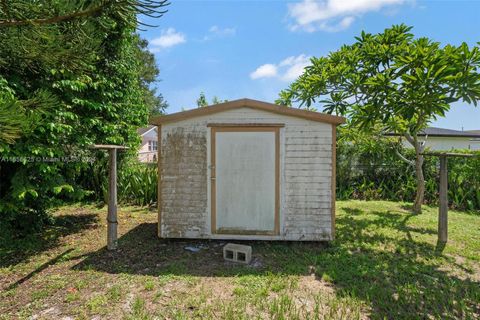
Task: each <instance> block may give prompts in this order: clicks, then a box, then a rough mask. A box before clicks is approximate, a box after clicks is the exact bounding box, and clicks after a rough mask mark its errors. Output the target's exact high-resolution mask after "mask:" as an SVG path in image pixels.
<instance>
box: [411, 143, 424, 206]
mask: <svg viewBox="0 0 480 320" xmlns="http://www.w3.org/2000/svg"><path fill="white" fill-rule="evenodd" d="M415 153H416V156H415V175H416V177H417V194H416V196H415V202H414V204H413V213H417V214H419V213H422V204H423V200H424V198H425V178H424V176H423V156H422V155H421V154H420V153H418V152H417V151H416V150H415Z"/></svg>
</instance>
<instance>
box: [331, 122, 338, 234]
mask: <svg viewBox="0 0 480 320" xmlns="http://www.w3.org/2000/svg"><path fill="white" fill-rule="evenodd" d="M331 184H332V191H331V192H332V204H331V206H332V208H331V211H332V212H331V220H332V221H331V229H332V230H331V233H332V240H334V239H335V218H336V212H335V203H336V200H337V126H336V125H332V182H331Z"/></svg>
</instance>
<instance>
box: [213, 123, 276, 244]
mask: <svg viewBox="0 0 480 320" xmlns="http://www.w3.org/2000/svg"><path fill="white" fill-rule="evenodd" d="M208 126H209V127H211V134H210V162H211V166H210V169H211V171H210V186H211V190H210V195H211V207H210V208H211V209H210V212H211V227H210V228H211V233H212V234H223V235H228V234H231V235H265V236H272V235H279V234H280V128H281V127H284V126H285V125H284V124H280V123H272V124H260V123H254V124H235V123H229V124H221V123H219V124H208ZM217 132H273V133H275V212H274V230H273V231H249V230H245V232H243V231H235V232H226V231H223V232H218V231H217V216H216V201H217V199H216V167H215V165H216V148H215V138H216V134H217Z"/></svg>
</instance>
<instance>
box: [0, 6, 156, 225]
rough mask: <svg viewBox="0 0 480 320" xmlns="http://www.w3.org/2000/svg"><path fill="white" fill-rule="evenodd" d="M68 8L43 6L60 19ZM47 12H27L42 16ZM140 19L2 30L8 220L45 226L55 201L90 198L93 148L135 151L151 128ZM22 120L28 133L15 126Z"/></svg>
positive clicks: (1, 187)
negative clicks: (86, 186) (83, 182)
mask: <svg viewBox="0 0 480 320" xmlns="http://www.w3.org/2000/svg"><path fill="white" fill-rule="evenodd" d="M34 3H35V2H32V3H30V2H28V1H26V2H25V3H24V4H25V7H24V8H35V6H34V5H33V4H34ZM65 3H66V2H62V1H60V2H49V3H48V4H46V5H45V6H46V7H48V8H50V10H51V12H52V13H58V12H60V13H61V12H63V11H62V10H63V9H62V8H63V7H62V6H63V5H65ZM69 3H71V2H69ZM78 3H80V2H78ZM78 3H77V4H78ZM82 3H83V2H82ZM89 3H90V2H89ZM92 3H93V2H92ZM30 4H32V5H31V6H29V5H30ZM19 8H20V7H19ZM32 10H33V9H32ZM42 10H44V7H41V8H38V10H37V11H35V10H33V11H28V13H25V16H29V15H35V16H37V15H38V16H43V11H42ZM39 11H42V13H41V14H40V13H39ZM49 12H50V11H49ZM1 14H2V16H1V17H0V20H2V19H4V17H5V15H4V14H5V13H4V12H1ZM29 19H30V18H29ZM31 19H34V18H31ZM126 20H127V21H126ZM135 20H136V17H135V14H134V13H133V12H132V13H131V14H130V15H128V16H122V15H121V14H119V13H118V12H116V11H115V10H113V9H112V10H106V11H102V13H101V14H100V15H95V16H85V17H82V18H81V19H80V18H78V19H73V20H65V21H62V22H58V23H53V24H40V25H37V24H30V23H28V24H22V25H15V26H11V27H0V43H2V46H0V87H1V93H0V125H1V126H2V128H1V131H0V132H1V134H0V213H1V214H2V217H1V218H2V219H3V220H4V221H5V220H6V221H8V222H9V223H10V224H12V225H14V226H16V227H17V228H19V229H22V228H35V227H39V226H41V224H42V222H45V221H48V217H49V216H48V215H47V209H48V208H49V207H50V206H51V205H53V204H55V203H58V201H59V200H65V199H79V198H81V197H83V196H84V195H85V194H86V191H85V190H83V189H82V187H81V186H80V185H78V183H77V182H76V181H77V180H78V177H79V176H80V175H85V173H86V172H88V171H87V170H89V163H88V161H89V160H90V159H101V157H102V154H103V153H101V152H99V153H98V154H97V153H96V152H95V151H92V150H91V149H90V145H92V144H93V143H109V144H122V145H126V146H129V147H131V151H130V152H131V153H132V154H133V153H135V149H136V147H137V146H138V144H139V137H138V134H137V133H136V129H137V128H138V127H140V126H144V125H146V123H147V117H148V114H149V109H150V107H149V106H148V105H147V99H146V98H145V96H146V93H147V92H148V91H149V84H150V83H151V81H150V80H151V74H150V75H149V74H148V72H147V71H148V70H149V68H151V64H152V61H150V62H149V63H150V66H146V65H145V61H144V60H142V59H141V58H140V57H141V56H142V54H144V52H142V50H143V49H142V48H144V46H145V44H144V43H142V41H141V40H140V38H139V37H138V35H136V34H135V25H136V23H135ZM24 41H25V42H24ZM153 65H154V63H153ZM157 71H158V69H157ZM152 95H153V94H152ZM15 123H17V124H19V126H18V128H20V130H12V129H15V128H14V126H12V125H11V124H15ZM98 196H100V195H98Z"/></svg>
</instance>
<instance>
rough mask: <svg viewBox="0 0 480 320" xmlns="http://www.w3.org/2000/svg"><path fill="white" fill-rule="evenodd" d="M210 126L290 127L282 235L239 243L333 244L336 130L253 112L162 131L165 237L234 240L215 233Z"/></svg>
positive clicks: (283, 150)
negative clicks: (212, 227)
mask: <svg viewBox="0 0 480 320" xmlns="http://www.w3.org/2000/svg"><path fill="white" fill-rule="evenodd" d="M209 123H246V124H247V123H284V124H285V127H283V128H281V129H280V235H279V236H251V235H249V236H236V237H235V238H238V239H242V238H245V239H284V240H330V239H331V238H332V230H331V226H332V221H331V212H332V210H331V209H332V125H331V124H328V123H321V122H315V121H310V120H304V119H300V118H296V117H290V116H284V115H278V114H274V113H270V112H266V111H260V110H254V109H250V108H247V107H245V108H239V109H235V110H229V111H225V112H220V113H216V114H213V115H208V116H202V117H197V118H193V119H188V120H183V121H179V122H175V123H171V124H164V125H162V134H161V136H162V142H161V144H160V146H161V148H162V159H161V161H162V166H161V167H162V172H161V179H162V190H161V193H162V213H161V214H162V220H161V230H162V232H161V234H162V237H166V238H229V237H231V236H226V235H211V233H210V197H211V194H210V170H209V164H210V143H209V142H210V128H208V127H207V124H209Z"/></svg>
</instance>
